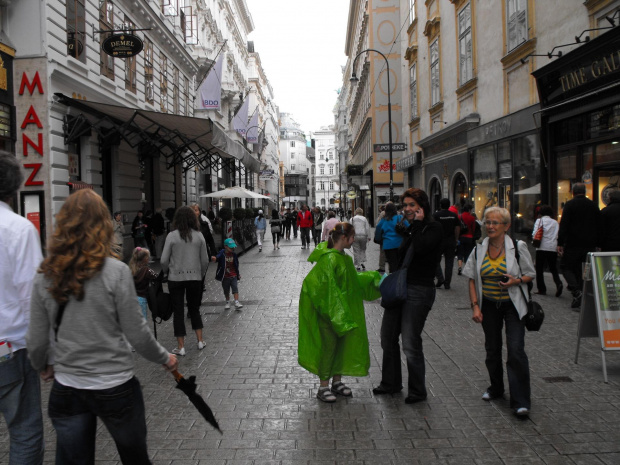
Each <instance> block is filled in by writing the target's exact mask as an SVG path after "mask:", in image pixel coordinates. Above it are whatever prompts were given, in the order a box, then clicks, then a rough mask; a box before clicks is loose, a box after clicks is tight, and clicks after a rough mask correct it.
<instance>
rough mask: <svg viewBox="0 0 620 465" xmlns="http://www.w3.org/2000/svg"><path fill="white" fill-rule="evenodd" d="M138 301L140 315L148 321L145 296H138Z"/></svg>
mask: <svg viewBox="0 0 620 465" xmlns="http://www.w3.org/2000/svg"><path fill="white" fill-rule="evenodd" d="M138 303H139V304H140V310H142V316H143V317H144V319H145V320H147V321H148V318H147V315H148V311H149V304H148V302H147V300H146V297H140V296H138Z"/></svg>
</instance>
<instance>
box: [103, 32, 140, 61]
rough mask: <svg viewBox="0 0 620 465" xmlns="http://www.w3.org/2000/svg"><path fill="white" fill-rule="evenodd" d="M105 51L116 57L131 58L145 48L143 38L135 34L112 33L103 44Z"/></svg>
mask: <svg viewBox="0 0 620 465" xmlns="http://www.w3.org/2000/svg"><path fill="white" fill-rule="evenodd" d="M101 48H102V49H103V51H104V52H105V53H107V54H108V55H110V56H111V57H114V58H131V57H132V56H135V55H137V54H138V53H140V52H141V51H142V49H143V48H144V44H143V43H142V39H140V38H139V37H138V36H135V35H133V34H112V35H111V36H109V37H108V38H106V39H105V40H104V41H103V43H102V44H101Z"/></svg>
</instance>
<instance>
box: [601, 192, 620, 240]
mask: <svg viewBox="0 0 620 465" xmlns="http://www.w3.org/2000/svg"><path fill="white" fill-rule="evenodd" d="M601 251H603V252H618V251H620V190H615V191H613V192H612V193H611V194H609V203H608V204H607V206H606V207H605V208H603V209H602V210H601Z"/></svg>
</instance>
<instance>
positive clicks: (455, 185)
mask: <svg viewBox="0 0 620 465" xmlns="http://www.w3.org/2000/svg"><path fill="white" fill-rule="evenodd" d="M436 123H443V121H436ZM479 123H480V116H479V115H478V114H476V113H472V114H470V115H467V116H466V117H465V118H463V119H461V120H460V121H458V122H456V123H454V124H452V125H451V126H449V127H447V128H445V129H442V130H441V131H437V132H436V133H434V134H432V135H430V136H428V137H426V138H424V139H422V140H420V141H418V142H417V145H418V146H419V147H421V148H422V153H423V157H422V167H423V172H424V185H420V186H416V187H420V188H421V189H424V190H425V191H426V192H427V194H428V197H429V200H430V203H431V210H432V211H436V210H439V201H440V200H441V199H442V198H448V199H450V203H451V204H452V205H458V206H459V207H462V206H463V205H465V203H466V201H467V198H468V195H469V189H470V186H469V185H470V184H471V182H470V181H469V154H468V152H467V133H468V131H469V130H470V129H472V128H475V127H477V126H478V124H479Z"/></svg>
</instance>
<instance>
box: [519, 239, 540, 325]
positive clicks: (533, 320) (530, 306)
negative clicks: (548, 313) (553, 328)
mask: <svg viewBox="0 0 620 465" xmlns="http://www.w3.org/2000/svg"><path fill="white" fill-rule="evenodd" d="M511 239H512V237H511ZM512 242H513V244H514V245H515V257H516V258H517V265H519V271H520V272H521V276H523V270H521V263H519V246H518V245H517V241H515V240H514V239H512ZM519 290H520V291H521V295H522V296H523V299H525V302H526V303H527V314H526V315H525V316H524V317H523V322H524V323H525V328H526V329H527V330H528V331H538V330H539V329H540V327H541V326H542V324H543V321H545V311H544V310H543V308H542V307H541V306H540V304H539V303H538V302H534V301H533V300H532V293H531V291H530V288H529V287H528V288H527V293H528V295H529V299H528V298H527V297H525V292H523V288H522V287H521V286H519Z"/></svg>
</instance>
